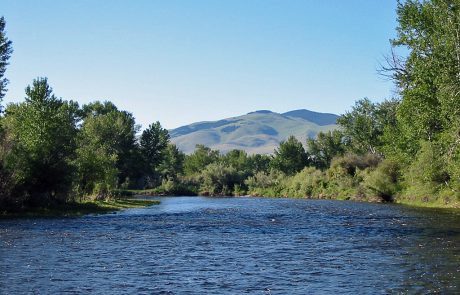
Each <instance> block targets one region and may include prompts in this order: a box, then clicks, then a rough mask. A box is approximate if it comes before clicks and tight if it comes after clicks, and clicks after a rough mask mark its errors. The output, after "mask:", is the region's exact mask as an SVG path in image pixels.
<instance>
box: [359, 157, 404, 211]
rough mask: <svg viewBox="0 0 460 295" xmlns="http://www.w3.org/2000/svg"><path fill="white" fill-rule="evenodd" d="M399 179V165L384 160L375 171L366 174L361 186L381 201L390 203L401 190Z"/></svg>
mask: <svg viewBox="0 0 460 295" xmlns="http://www.w3.org/2000/svg"><path fill="white" fill-rule="evenodd" d="M400 177H401V173H400V167H399V164H398V163H396V162H393V161H390V160H384V161H382V162H381V163H380V165H379V166H378V167H377V168H376V169H374V170H371V171H369V172H368V173H367V174H366V176H365V177H364V181H363V185H364V187H366V188H367V189H369V190H370V192H371V194H376V196H377V197H378V198H379V199H380V200H381V201H385V202H390V201H393V200H394V197H395V196H396V195H397V194H398V193H399V191H400V190H401V187H400V184H399V180H400Z"/></svg>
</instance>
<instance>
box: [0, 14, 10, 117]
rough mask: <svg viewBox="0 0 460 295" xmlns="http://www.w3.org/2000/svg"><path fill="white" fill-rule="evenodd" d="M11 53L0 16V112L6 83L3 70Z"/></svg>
mask: <svg viewBox="0 0 460 295" xmlns="http://www.w3.org/2000/svg"><path fill="white" fill-rule="evenodd" d="M12 53H13V47H12V42H11V41H10V40H8V38H7V37H6V35H5V18H4V17H3V16H2V17H0V113H1V112H2V106H1V102H2V99H3V97H4V96H5V92H6V85H8V79H6V78H5V77H4V76H5V71H6V66H7V65H8V60H9V59H10V57H11V54H12Z"/></svg>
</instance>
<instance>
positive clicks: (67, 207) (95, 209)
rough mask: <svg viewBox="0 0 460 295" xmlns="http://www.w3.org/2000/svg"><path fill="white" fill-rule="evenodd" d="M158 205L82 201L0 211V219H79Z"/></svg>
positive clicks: (129, 200)
mask: <svg viewBox="0 0 460 295" xmlns="http://www.w3.org/2000/svg"><path fill="white" fill-rule="evenodd" d="M158 204H160V201H158V200H142V199H135V198H126V199H125V198H119V199H111V200H107V201H83V202H74V203H67V204H62V205H57V206H52V207H37V208H26V209H24V210H20V211H16V212H12V211H4V212H1V211H0V219H10V218H28V217H31V218H40V217H41V218H48V217H49V218H53V217H81V216H85V215H98V214H108V213H114V212H117V211H121V210H125V209H130V208H145V207H149V206H153V205H158Z"/></svg>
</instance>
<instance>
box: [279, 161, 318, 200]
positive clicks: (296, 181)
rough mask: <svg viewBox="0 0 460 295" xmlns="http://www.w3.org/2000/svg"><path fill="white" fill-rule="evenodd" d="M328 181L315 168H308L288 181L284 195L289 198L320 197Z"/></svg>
mask: <svg viewBox="0 0 460 295" xmlns="http://www.w3.org/2000/svg"><path fill="white" fill-rule="evenodd" d="M326 184H327V181H326V177H325V174H324V173H323V172H321V171H320V170H317V169H315V168H313V167H306V168H304V169H303V170H302V171H300V172H299V173H297V174H296V175H294V176H293V177H290V178H288V179H287V180H286V188H285V190H284V195H286V196H288V197H297V198H304V197H318V196H320V195H321V194H322V193H323V190H324V188H325V187H326Z"/></svg>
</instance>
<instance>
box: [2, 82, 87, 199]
mask: <svg viewBox="0 0 460 295" xmlns="http://www.w3.org/2000/svg"><path fill="white" fill-rule="evenodd" d="M77 110H78V105H77V104H76V103H73V102H67V101H63V100H61V99H58V98H57V97H56V96H55V95H54V94H53V93H52V88H51V87H50V86H49V85H48V81H47V79H46V78H38V79H36V80H34V81H33V84H32V86H28V87H27V88H26V101H25V102H23V103H20V104H11V105H9V106H8V108H7V109H6V116H5V118H4V119H3V121H4V126H5V131H6V134H7V138H8V140H9V141H10V142H11V143H12V149H11V152H10V153H9V154H8V156H7V158H6V166H7V168H8V169H9V170H10V171H13V172H14V175H15V178H16V181H17V183H18V184H19V186H18V189H19V191H18V192H16V193H17V194H18V195H20V196H21V197H24V196H25V197H29V198H28V201H31V202H32V203H40V202H46V201H53V200H57V199H59V200H66V198H67V197H68V194H67V193H68V192H69V190H70V188H71V182H72V175H73V167H72V165H71V160H72V159H73V157H74V154H75V137H76V132H77V129H76V122H77V115H76V114H77Z"/></svg>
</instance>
